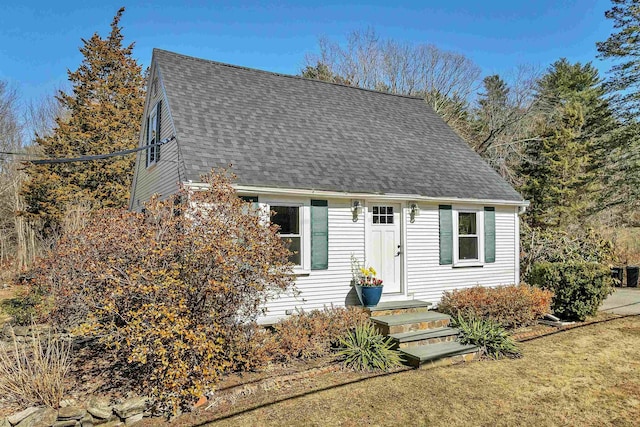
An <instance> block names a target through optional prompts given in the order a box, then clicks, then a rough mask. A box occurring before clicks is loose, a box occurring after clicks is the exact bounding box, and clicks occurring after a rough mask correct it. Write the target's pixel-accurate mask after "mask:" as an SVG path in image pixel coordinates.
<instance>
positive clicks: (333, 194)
mask: <svg viewBox="0 0 640 427" xmlns="http://www.w3.org/2000/svg"><path fill="white" fill-rule="evenodd" d="M185 187H186V188H187V189H192V190H199V189H205V188H208V187H209V185H208V184H206V183H202V182H187V183H185ZM233 187H234V188H235V189H236V191H238V192H239V193H259V194H269V195H280V196H300V197H309V196H314V197H326V198H335V199H376V198H379V199H385V200H411V201H416V202H419V201H423V202H432V203H450V204H465V203H468V204H490V205H499V206H524V207H526V206H529V201H528V200H505V199H474V198H461V197H432V196H422V195H419V194H399V193H351V192H346V191H328V190H309V189H298V188H277V187H262V186H255V185H239V184H234V185H233Z"/></svg>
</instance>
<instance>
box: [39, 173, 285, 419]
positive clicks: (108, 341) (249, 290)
mask: <svg viewBox="0 0 640 427" xmlns="http://www.w3.org/2000/svg"><path fill="white" fill-rule="evenodd" d="M203 179H204V182H206V183H207V184H208V188H207V189H206V190H201V191H189V190H188V189H185V188H183V189H181V190H180V192H179V193H178V194H177V195H176V196H175V197H172V198H171V199H169V200H164V201H161V200H160V199H159V198H158V197H154V198H152V200H151V201H150V202H149V203H148V204H147V205H146V210H145V213H135V212H128V211H126V210H118V209H105V210H101V211H97V212H95V213H94V214H93V216H92V217H91V219H90V220H89V221H88V222H87V224H86V226H85V227H82V228H78V229H75V230H74V229H72V230H71V231H69V232H68V233H67V234H66V235H65V236H64V237H63V238H62V239H61V240H60V243H59V244H58V246H57V247H56V248H55V249H54V251H53V252H52V253H51V254H50V255H49V256H48V257H47V259H45V260H44V261H43V263H42V264H41V266H40V267H39V271H40V274H39V276H38V277H37V279H36V280H38V281H40V282H42V283H46V285H47V287H48V289H49V290H50V292H51V295H52V298H53V299H54V307H55V308H54V309H53V311H52V312H51V318H52V320H53V321H54V323H55V324H57V325H59V326H63V327H67V328H70V329H72V330H73V331H74V333H75V334H78V335H83V336H88V337H96V338H98V342H99V343H101V344H102V345H104V346H105V348H106V349H108V350H109V351H110V352H112V353H115V356H116V357H117V359H118V360H122V361H126V366H125V367H124V369H123V370H122V371H120V372H116V373H117V374H120V375H125V376H127V377H128V378H130V379H133V381H134V382H135V383H136V385H137V390H136V391H138V392H140V393H144V394H148V395H151V396H153V397H155V398H156V400H157V402H159V404H160V406H159V408H160V409H163V410H174V411H175V410H177V409H178V408H180V407H185V406H187V405H189V404H191V403H192V402H193V401H194V400H195V399H197V398H198V397H199V396H200V395H202V394H203V393H204V392H205V391H206V390H207V389H209V388H211V387H213V386H214V385H215V384H216V382H217V381H218V379H219V377H220V375H221V374H222V373H223V372H225V371H228V370H230V369H232V368H234V367H236V366H238V365H250V362H248V361H247V359H250V358H251V357H252V352H253V348H252V347H253V346H252V345H251V343H252V342H256V341H255V340H254V339H253V337H252V334H253V332H254V327H253V325H252V322H253V321H254V320H255V319H256V317H257V315H258V314H259V313H260V310H261V306H262V304H263V303H264V302H265V301H266V299H267V298H268V297H269V296H271V295H273V294H277V293H279V292H281V291H284V290H286V289H289V288H290V287H291V286H292V284H293V283H292V277H293V276H292V275H291V274H290V270H291V266H290V264H289V263H288V261H287V256H288V250H287V249H286V247H285V244H284V242H283V241H282V240H281V239H280V238H279V236H278V234H277V226H274V225H269V224H268V223H265V222H264V221H263V217H262V215H261V213H260V212H257V211H255V210H254V209H253V208H251V207H250V206H251V205H249V204H248V203H246V202H243V201H242V200H241V199H240V198H238V197H237V194H236V192H235V190H234V189H233V187H232V185H231V180H232V179H233V178H232V177H231V176H229V175H228V174H227V173H226V172H222V173H216V172H213V171H212V173H211V174H210V175H208V176H204V177H203ZM114 369H116V367H114Z"/></svg>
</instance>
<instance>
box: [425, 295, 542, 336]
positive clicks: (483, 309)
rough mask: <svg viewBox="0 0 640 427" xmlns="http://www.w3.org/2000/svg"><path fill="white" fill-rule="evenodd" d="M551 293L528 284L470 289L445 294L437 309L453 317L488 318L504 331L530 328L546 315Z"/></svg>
mask: <svg viewBox="0 0 640 427" xmlns="http://www.w3.org/2000/svg"><path fill="white" fill-rule="evenodd" d="M552 296H553V294H552V293H551V292H550V291H547V290H542V289H539V288H536V287H533V286H527V285H517V286H516V285H511V286H501V287H497V288H486V287H481V286H475V287H473V288H467V289H460V290H454V291H451V292H445V293H444V295H443V297H442V301H441V302H440V304H438V310H439V311H441V312H443V313H446V314H449V315H451V316H452V317H454V318H456V317H458V316H464V317H466V318H479V319H487V320H492V321H494V322H497V323H498V324H500V325H502V326H504V327H506V328H515V327H519V326H527V325H532V324H534V323H535V322H536V320H537V319H538V318H539V317H540V316H542V315H544V314H545V313H549V311H550V304H551V298H552Z"/></svg>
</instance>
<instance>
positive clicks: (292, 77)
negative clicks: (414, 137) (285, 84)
mask: <svg viewBox="0 0 640 427" xmlns="http://www.w3.org/2000/svg"><path fill="white" fill-rule="evenodd" d="M156 51H158V52H163V53H168V54H171V55H175V56H180V57H183V58H185V59H192V60H195V61H201V62H208V63H211V64H216V65H221V66H224V67H230V68H236V69H239V70H245V71H252V72H258V73H263V74H269V75H272V76H278V77H286V78H290V79H297V80H304V81H309V82H317V83H322V84H328V85H334V86H341V87H345V88H349V89H358V90H362V91H365V92H371V93H378V94H380V95H388V96H396V97H399V98H408V99H416V100H420V101H424V98H421V97H418V96H411V95H403V94H399V93H389V92H382V91H379V90H374V89H366V88H362V87H359V86H351V85H347V84H343V83H336V82H328V81H326V80H319V79H310V78H307V77H302V76H295V75H292V74H284V73H276V72H275V71H267V70H261V69H259V68H251V67H244V66H242V65H234V64H228V63H226V62H220V61H214V60H211V59H204V58H198V57H195V56H189V55H184V54H182V53H177V52H172V51H170V50H165V49H160V48H157V47H154V48H153V53H154V54H155V52H156Z"/></svg>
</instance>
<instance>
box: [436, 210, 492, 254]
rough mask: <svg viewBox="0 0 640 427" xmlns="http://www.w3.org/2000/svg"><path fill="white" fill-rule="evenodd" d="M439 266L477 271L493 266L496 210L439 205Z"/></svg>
mask: <svg viewBox="0 0 640 427" xmlns="http://www.w3.org/2000/svg"><path fill="white" fill-rule="evenodd" d="M438 211H439V213H438V216H439V243H440V253H439V255H440V265H451V264H453V266H454V267H477V266H482V265H484V264H487V263H493V262H496V209H495V207H492V206H484V207H482V208H481V207H473V206H468V207H461V208H457V207H456V206H451V205H439V206H438Z"/></svg>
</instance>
